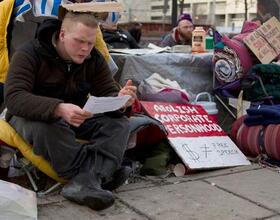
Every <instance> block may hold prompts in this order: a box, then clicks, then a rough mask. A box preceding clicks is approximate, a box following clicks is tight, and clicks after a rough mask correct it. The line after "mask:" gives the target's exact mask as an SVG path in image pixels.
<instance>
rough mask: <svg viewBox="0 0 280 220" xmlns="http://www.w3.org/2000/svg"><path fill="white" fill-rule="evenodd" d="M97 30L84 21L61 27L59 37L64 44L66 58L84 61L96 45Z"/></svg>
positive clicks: (78, 61) (79, 62)
mask: <svg viewBox="0 0 280 220" xmlns="http://www.w3.org/2000/svg"><path fill="white" fill-rule="evenodd" d="M96 30H97V29H96V28H93V27H89V26H86V25H84V24H82V23H77V24H74V26H72V27H66V28H63V29H61V31H60V35H59V39H60V41H61V42H62V44H63V46H64V54H63V55H64V59H67V60H71V61H73V62H74V63H77V64H81V63H83V62H84V60H85V59H86V58H87V57H88V56H89V54H90V52H91V50H92V48H93V47H94V45H95V41H96Z"/></svg>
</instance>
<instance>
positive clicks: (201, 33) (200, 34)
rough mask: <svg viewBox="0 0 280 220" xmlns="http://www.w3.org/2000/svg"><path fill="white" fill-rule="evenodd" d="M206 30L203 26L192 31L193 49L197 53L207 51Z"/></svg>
mask: <svg viewBox="0 0 280 220" xmlns="http://www.w3.org/2000/svg"><path fill="white" fill-rule="evenodd" d="M205 37H206V32H205V30H204V29H203V27H196V28H195V29H194V30H193V33H192V51H193V52H196V53H203V52H205Z"/></svg>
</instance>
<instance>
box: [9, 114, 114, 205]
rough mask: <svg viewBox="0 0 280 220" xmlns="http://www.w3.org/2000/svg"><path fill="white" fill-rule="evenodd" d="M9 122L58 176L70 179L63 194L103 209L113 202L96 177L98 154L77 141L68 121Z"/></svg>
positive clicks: (18, 120) (68, 197)
mask: <svg viewBox="0 0 280 220" xmlns="http://www.w3.org/2000/svg"><path fill="white" fill-rule="evenodd" d="M9 123H10V124H11V125H12V126H13V127H14V128H15V129H16V131H17V132H18V133H19V134H20V135H21V136H22V137H23V138H24V139H25V140H27V141H28V142H29V143H30V144H31V145H33V150H34V153H35V154H38V155H41V156H43V157H44V158H45V159H47V160H48V161H50V163H51V165H52V166H53V168H54V170H55V171H56V172H57V173H58V175H59V176H62V177H65V178H69V179H70V181H69V183H68V184H67V185H66V186H64V188H63V190H62V195H63V196H64V197H65V198H67V199H69V200H71V201H74V202H77V203H79V204H84V205H87V206H89V207H90V208H92V209H95V210H101V209H104V208H107V207H109V206H111V205H112V204H113V203H114V197H113V195H112V193H111V192H109V191H106V190H102V189H101V186H100V184H101V178H100V177H99V176H98V175H96V172H95V167H94V164H96V162H97V161H98V160H97V157H96V153H95V152H94V151H93V152H91V150H93V149H94V148H93V149H90V148H89V147H83V146H82V145H81V144H78V143H77V142H76V140H75V133H74V132H73V131H72V130H71V128H70V126H69V125H68V124H66V123H65V122H63V121H62V120H61V121H56V122H54V123H44V122H38V121H30V120H27V119H24V118H20V117H15V116H13V117H12V118H11V120H10V121H9Z"/></svg>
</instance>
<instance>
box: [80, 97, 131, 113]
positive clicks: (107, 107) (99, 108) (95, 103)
mask: <svg viewBox="0 0 280 220" xmlns="http://www.w3.org/2000/svg"><path fill="white" fill-rule="evenodd" d="M130 98H131V96H129V95H124V96H117V97H95V96H90V97H89V99H88V101H87V103H86V104H85V106H84V108H83V109H84V110H86V111H88V112H91V113H92V114H98V113H104V112H111V111H115V110H118V109H120V108H122V107H123V106H124V105H125V104H126V103H127V101H128V100H129V99H130Z"/></svg>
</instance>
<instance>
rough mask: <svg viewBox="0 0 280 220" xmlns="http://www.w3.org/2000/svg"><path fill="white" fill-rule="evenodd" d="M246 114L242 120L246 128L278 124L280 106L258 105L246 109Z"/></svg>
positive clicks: (279, 121) (279, 120)
mask: <svg viewBox="0 0 280 220" xmlns="http://www.w3.org/2000/svg"><path fill="white" fill-rule="evenodd" d="M247 113H248V116H247V117H246V118H245V119H244V123H245V124H246V125H247V126H253V125H269V124H280V105H259V106H258V107H256V108H250V109H247Z"/></svg>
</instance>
